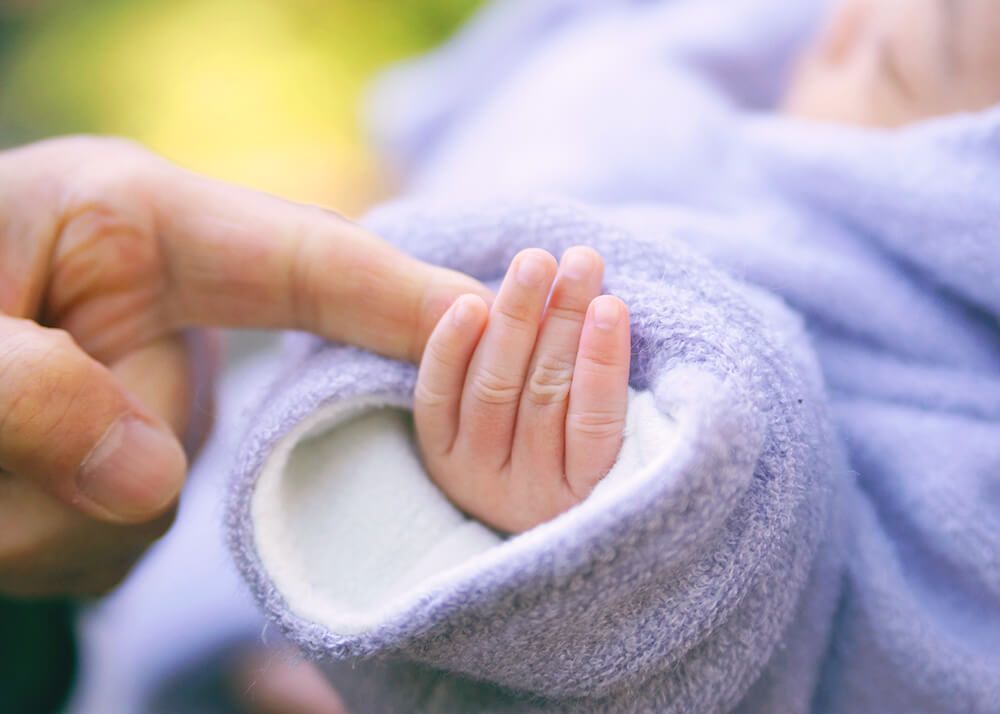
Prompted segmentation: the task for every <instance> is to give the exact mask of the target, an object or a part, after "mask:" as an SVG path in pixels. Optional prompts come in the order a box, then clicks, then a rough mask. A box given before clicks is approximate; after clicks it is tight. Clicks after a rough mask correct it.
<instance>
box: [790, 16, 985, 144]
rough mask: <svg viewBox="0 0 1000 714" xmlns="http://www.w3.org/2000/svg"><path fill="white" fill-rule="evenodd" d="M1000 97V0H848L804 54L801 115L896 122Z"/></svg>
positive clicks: (793, 106)
mask: <svg viewBox="0 0 1000 714" xmlns="http://www.w3.org/2000/svg"><path fill="white" fill-rule="evenodd" d="M998 102H1000V0H842V2H840V4H839V5H838V6H837V8H836V11H835V12H834V14H833V16H832V17H831V19H830V21H829V22H828V23H827V25H826V27H825V28H824V29H823V31H822V32H821V33H820V36H819V37H818V38H817V40H816V41H815V42H814V43H813V45H812V46H811V47H810V48H809V49H808V50H807V51H806V53H805V54H804V56H803V58H802V60H801V62H800V65H799V68H798V71H797V73H796V76H795V78H794V81H793V82H792V85H791V87H790V90H789V92H788V95H787V97H786V100H785V108H786V110H787V111H789V112H790V113H792V114H797V115H800V116H804V117H807V118H812V119H818V120H823V121H835V122H846V123H852V124H864V125H870V126H883V127H894V126H900V125H902V124H907V123H909V122H913V121H917V120H920V119H927V118H930V117H934V116H940V115H945V114H953V113H956V112H965V111H977V110H981V109H986V108H988V107H990V106H992V105H994V104H997V103H998Z"/></svg>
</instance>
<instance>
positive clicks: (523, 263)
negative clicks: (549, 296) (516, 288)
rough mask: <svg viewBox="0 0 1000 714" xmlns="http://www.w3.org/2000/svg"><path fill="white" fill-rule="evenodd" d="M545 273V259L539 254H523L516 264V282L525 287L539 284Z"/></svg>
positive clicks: (534, 286)
mask: <svg viewBox="0 0 1000 714" xmlns="http://www.w3.org/2000/svg"><path fill="white" fill-rule="evenodd" d="M545 274H546V270H545V261H544V260H543V259H542V257H541V256H539V255H525V256H523V257H522V258H521V260H520V262H519V263H518V264H517V282H519V283H520V284H521V285H523V286H524V287H526V288H536V287H538V286H539V285H541V284H542V281H543V280H545Z"/></svg>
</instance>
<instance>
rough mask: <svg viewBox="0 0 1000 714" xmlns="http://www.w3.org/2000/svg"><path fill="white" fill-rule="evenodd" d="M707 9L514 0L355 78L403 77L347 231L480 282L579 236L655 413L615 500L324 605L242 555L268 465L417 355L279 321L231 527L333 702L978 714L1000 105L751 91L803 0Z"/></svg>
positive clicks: (998, 257)
mask: <svg viewBox="0 0 1000 714" xmlns="http://www.w3.org/2000/svg"><path fill="white" fill-rule="evenodd" d="M725 4H726V5H727V7H728V8H730V13H729V14H728V15H726V16H727V17H730V18H731V22H732V25H731V26H730V25H726V24H725V23H720V22H718V21H717V20H718V15H716V16H715V18H716V22H714V23H706V22H704V15H705V13H706V12H707V10H706V9H705V8H707V7H712V6H718V5H719V2H718V0H698V2H694V1H693V0H691V1H684V0H675V2H671V3H662V4H656V3H636V2H601V3H573V2H554V1H553V2H532V3H526V2H521V3H518V2H511V3H507V4H506V5H504V6H500V7H498V8H494V9H493V10H491V11H490V14H488V15H487V16H485V17H484V19H482V20H481V21H480V22H479V23H478V24H474V25H473V26H472V28H471V29H470V30H468V31H467V32H466V34H465V35H464V36H462V37H460V38H459V39H458V40H457V41H456V42H455V43H453V44H452V45H450V46H449V47H447V48H445V49H444V50H442V51H441V52H440V53H438V54H436V55H434V56H432V57H431V58H430V59H428V60H424V61H423V62H422V63H419V64H416V65H414V66H411V67H409V68H407V69H404V70H401V71H400V72H399V73H397V74H396V75H394V77H392V78H391V79H390V80H388V83H387V84H385V85H383V89H382V92H381V94H380V95H377V96H379V99H378V103H377V104H376V109H377V110H378V109H379V107H381V110H382V111H383V114H382V115H381V116H382V117H383V118H384V117H386V116H387V114H386V113H385V111H387V109H391V108H393V107H395V108H396V109H399V107H401V106H403V105H404V104H405V102H404V101H403V100H404V99H405V97H406V96H407V95H406V92H413V91H415V89H414V88H420V87H422V88H424V89H425V90H426V96H425V97H424V99H425V101H424V102H423V103H422V104H421V105H420V106H421V107H422V111H421V112H420V113H418V112H415V111H414V112H410V113H409V114H407V113H406V112H398V111H397V112H388V115H389V116H390V118H388V119H385V118H384V119H383V121H381V122H380V123H379V127H380V129H381V132H382V136H383V138H384V140H385V141H386V142H387V144H388V145H390V146H391V147H392V149H393V151H394V153H395V155H396V156H397V157H399V158H400V159H401V160H402V163H403V165H404V166H405V167H406V168H407V170H408V172H409V173H408V177H409V179H408V180H409V183H408V186H409V192H410V194H411V196H410V197H409V198H408V199H406V200H404V201H402V202H400V203H397V204H395V205H391V206H387V207H384V208H382V209H380V210H378V211H376V212H375V213H373V214H372V215H371V216H369V218H368V220H367V223H368V225H369V226H370V227H372V228H373V229H374V230H376V231H378V232H379V233H380V234H382V235H384V236H385V237H387V238H388V239H389V240H391V241H393V242H395V243H397V244H398V245H400V246H402V247H403V248H404V249H405V250H407V251H409V252H411V253H413V254H415V255H417V256H419V257H421V258H424V259H427V260H431V261H434V262H438V263H442V264H445V265H449V266H451V267H454V268H457V269H460V270H463V271H466V272H469V273H471V274H473V275H476V276H478V277H480V278H482V279H484V280H492V279H496V278H498V277H499V276H500V275H501V274H502V272H503V270H504V268H505V267H506V264H507V262H508V261H509V260H510V258H511V257H512V256H513V255H514V254H515V253H516V252H517V251H518V250H519V249H521V248H525V247H529V246H535V247H542V248H546V249H548V250H550V251H552V252H554V253H557V254H558V253H559V252H560V251H562V250H563V249H564V248H566V247H568V246H569V245H572V244H578V243H585V244H589V245H592V246H593V247H595V248H597V249H598V250H600V251H601V252H602V253H603V254H604V256H605V258H606V260H607V263H608V272H607V280H606V287H607V290H608V291H610V292H613V293H615V294H617V295H619V296H621V297H622V298H623V299H624V300H625V301H626V303H627V304H628V305H629V308H630V311H631V314H632V321H633V331H634V344H633V365H632V386H633V387H634V388H635V389H637V390H642V391H648V392H650V393H651V394H652V395H653V398H654V400H655V404H656V407H657V409H658V410H659V412H660V413H661V414H662V415H664V416H665V417H666V418H667V420H668V421H669V422H670V423H671V424H672V425H673V427H672V434H673V436H672V438H671V441H670V443H669V444H667V443H664V444H662V445H659V446H660V447H662V448H658V449H654V453H653V455H652V459H651V461H650V463H649V465H648V466H647V467H646V468H644V469H643V471H642V472H641V473H639V474H637V475H635V477H634V478H633V479H631V480H630V481H628V482H627V483H626V484H624V485H623V486H622V487H621V488H617V489H616V490H614V491H613V492H610V493H609V494H607V495H606V497H603V498H601V499H599V500H597V499H595V500H594V502H590V501H588V502H585V503H584V504H583V505H581V506H580V507H578V508H577V509H574V510H573V511H571V512H569V513H567V514H565V515H564V516H562V517H560V518H558V519H556V520H555V521H552V522H551V523H548V524H545V525H543V526H541V527H539V528H537V529H535V530H533V531H531V532H529V533H526V534H524V535H522V536H518V537H515V538H511V539H509V540H503V541H501V540H498V541H497V542H496V543H495V544H492V545H491V546H490V547H489V548H487V549H485V550H482V551H477V552H476V553H475V554H474V555H472V556H469V557H466V558H464V559H462V560H461V564H460V565H456V566H455V567H453V568H451V569H446V570H444V571H441V572H438V573H437V574H436V575H435V576H434V577H431V578H429V579H427V580H425V581H422V582H419V583H411V584H408V585H399V586H398V587H397V588H395V590H394V596H393V598H392V602H393V605H392V607H387V608H384V609H382V610H379V612H378V614H377V616H372V617H370V618H368V619H367V620H364V621H363V622H362V621H360V620H359V621H357V622H355V623H354V624H353V625H350V626H347V625H344V626H341V625H337V624H331V623H336V622H339V621H336V618H331V619H329V620H324V619H323V618H318V617H315V616H311V615H305V614H304V613H305V612H306V611H308V612H310V613H311V612H318V611H319V610H318V609H313V610H310V609H309V607H311V606H310V603H311V602H314V601H322V599H323V598H324V597H325V593H324V592H323V591H322V588H319V587H316V586H315V584H312V585H310V587H309V588H304V590H306V591H307V592H305V594H302V593H300V592H299V591H298V590H297V589H295V594H294V598H293V597H292V590H293V589H292V588H289V587H286V585H285V584H287V583H288V582H289V580H288V579H287V577H286V575H285V574H281V573H279V572H278V571H279V570H280V569H281V568H280V567H279V566H280V564H278V566H275V564H274V560H273V559H271V560H268V557H266V556H262V553H265V554H266V553H267V552H274V551H273V547H272V546H273V544H271V543H268V542H265V538H264V536H262V535H261V534H262V533H264V531H263V530H262V526H261V524H262V523H264V522H265V521H266V522H270V521H271V520H273V519H274V518H275V515H274V513H272V512H271V511H270V510H268V506H267V504H263V505H262V504H261V503H260V500H261V499H260V498H258V497H257V496H258V494H259V491H260V489H259V484H260V483H261V479H262V478H263V477H262V474H264V473H266V472H267V471H268V468H269V467H268V464H270V463H273V462H274V461H275V459H276V458H277V457H276V456H275V455H276V454H279V453H284V452H283V451H282V450H283V449H287V448H288V445H289V444H291V443H293V442H294V438H310V437H311V438H318V439H322V438H324V437H323V432H322V431H321V430H317V429H316V427H315V425H314V426H313V427H311V430H310V431H308V432H307V433H306V432H303V431H302V429H303V426H302V425H308V424H309V423H310V420H311V419H312V418H313V417H314V415H316V414H319V413H323V412H324V410H325V411H327V412H330V413H331V414H332V413H334V412H335V411H336V410H337V408H338V405H341V404H342V405H355V406H351V407H350V410H351V411H350V413H347V412H345V414H346V416H345V418H347V417H349V416H350V415H351V414H353V413H359V410H360V409H361V408H362V407H365V408H367V407H372V406H381V405H389V406H405V405H406V404H407V403H408V401H409V399H410V393H411V391H412V387H413V380H414V376H415V371H414V368H413V367H411V366H408V365H402V364H399V363H395V362H391V361H388V360H385V359H382V358H379V357H376V356H373V355H370V354H366V353H363V352H360V351H357V350H353V349H349V348H345V347H342V346H337V345H331V344H325V343H322V342H319V341H316V340H312V339H309V338H296V339H294V340H293V341H292V343H291V344H290V346H289V352H288V357H287V359H286V360H285V363H284V366H283V368H282V369H281V370H279V372H278V373H277V374H275V375H274V382H273V385H272V387H271V388H270V390H269V391H268V393H267V396H266V398H265V399H264V400H263V402H262V403H261V404H260V406H259V408H258V409H257V410H256V411H255V412H254V414H253V415H252V417H251V419H250V423H249V428H248V430H247V432H246V434H245V436H244V438H243V440H242V446H241V448H240V450H239V454H238V459H237V465H236V468H235V475H234V480H233V482H232V489H231V498H230V504H229V515H228V530H229V535H230V544H231V546H232V551H233V553H234V555H235V557H236V560H237V562H238V564H239V567H240V569H241V571H242V572H243V574H244V575H245V577H246V579H247V581H248V582H249V584H250V586H251V588H252V590H253V592H254V594H255V595H256V597H257V599H258V601H259V603H260V604H261V606H262V607H263V609H264V610H265V612H266V613H267V615H268V617H269V618H271V619H272V620H273V621H274V622H276V623H278V624H279V625H280V626H281V628H282V629H283V631H285V632H286V633H287V634H288V636H289V637H290V638H291V639H293V640H294V641H295V642H297V643H298V644H299V645H300V646H301V647H302V648H303V649H304V650H305V651H306V652H308V653H309V654H311V655H314V656H316V657H317V658H320V659H321V660H322V661H323V662H324V666H325V667H326V670H327V672H328V673H329V676H330V677H331V679H332V681H334V682H335V683H336V685H337V686H338V688H339V689H340V690H341V692H342V693H343V695H344V698H345V700H347V701H348V703H349V704H350V705H351V706H352V708H353V710H354V711H356V712H383V711H384V712H403V711H406V712H410V711H413V712H465V711H541V712H557V711H558V712H561V711H595V712H596V711H600V712H605V711H607V712H619V711H621V712H633V711H634V712H717V711H718V712H721V711H732V710H737V711H742V712H806V711H814V712H835V713H844V714H848V713H850V714H855V713H858V712H872V713H876V712H952V711H955V712H958V711H961V712H1000V193H998V191H1000V110H995V111H992V112H986V113H983V114H980V115H971V116H960V117H949V118H944V119H941V120H937V121H933V122H927V123H924V124H920V125H915V126H912V127H910V128H907V129H903V130H898V131H893V132H880V131H865V130H860V129H852V128H847V127H834V126H821V125H812V124H807V123H804V122H798V121H794V120H791V119H787V118H784V117H781V116H778V115H772V114H768V113H762V112H761V111H760V109H761V108H762V107H766V106H767V103H768V102H769V101H773V99H774V92H775V91H776V90H775V87H774V86H771V85H770V84H769V82H768V81H765V80H757V79H754V78H755V77H759V75H758V74H757V73H758V72H763V73H764V75H765V76H766V77H777V76H781V75H782V73H783V72H784V70H785V69H787V62H788V57H789V56H790V54H791V52H792V49H793V47H794V43H795V42H796V41H798V40H800V39H801V38H802V37H804V36H806V35H807V33H808V29H809V28H810V27H811V24H810V23H811V22H813V21H814V19H815V12H814V11H815V9H816V7H817V5H818V4H817V3H810V2H805V1H804V0H796V1H795V2H782V3H775V2H774V0H739V1H738V2H732V3H725ZM778 6H781V7H783V8H786V9H787V12H784V13H781V12H777V10H776V9H775V8H777V7H778ZM769 7H770V8H771V13H770V14H768V12H767V8H769ZM715 9H716V10H718V7H715ZM764 17H766V18H770V19H769V20H768V21H767V22H763V21H762V20H761V18H764ZM512 48H513V49H512ZM581 68H590V70H593V71H589V72H587V71H583V69H581ZM751 70H753V71H751ZM470 72H478V73H479V77H480V79H482V78H484V77H489V78H491V81H490V82H488V83H486V84H483V83H481V82H480V83H474V82H472V80H471V79H470V78H469V76H467V75H468V73H470ZM473 85H474V86H475V91H473V90H472V89H470V87H472V86H473ZM487 85H488V86H487ZM463 87H465V90H464V93H463V92H462V91H460V90H462V88H463ZM377 116H378V115H377ZM558 127H563V128H564V129H565V130H564V131H557V128H558ZM515 190H516V191H517V192H518V193H528V194H531V195H532V197H531V198H528V199H511V198H503V199H501V198H498V197H499V196H501V195H505V194H510V193H512V192H514V191H515ZM541 194H545V195H559V196H561V197H560V198H539V197H538V196H539V195H541ZM487 196H488V197H490V198H484V197H487ZM334 279H335V277H334ZM358 405H360V406H358ZM345 408H346V407H345ZM296 434H297V435H298V436H296ZM293 437H294V438H293ZM290 440H291V441H290ZM295 443H297V442H295ZM289 458H291V457H289ZM296 497H301V499H302V502H308V501H309V494H306V495H304V496H303V495H301V494H300V495H299V496H296ZM344 497H345V498H347V496H346V495H345V496H344ZM317 498H318V496H317ZM390 501H391V499H390V500H388V501H387V503H389V502H390ZM386 508H387V510H389V511H391V513H392V514H393V516H392V521H393V522H392V527H393V528H397V529H398V530H399V532H400V533H407V532H410V531H413V532H417V531H420V530H421V529H422V528H424V525H425V524H423V522H422V521H421V522H418V518H417V516H419V514H417V516H414V520H413V521H412V522H410V521H407V518H408V517H409V516H413V513H411V512H410V511H407V510H406V509H405V508H401V509H397V510H392V508H391V507H389V506H387V507H386ZM279 510H280V509H279ZM289 512H291V511H289ZM408 514H409V516H408ZM268 527H269V528H270V526H268ZM293 530H294V528H291V530H290V531H289V532H291V531H293ZM267 532H268V533H272V532H274V531H273V530H269V531H267ZM282 532H283V531H282ZM359 532H360V533H362V535H358V536H357V537H356V540H355V541H354V542H351V543H342V542H338V543H336V544H334V543H331V545H330V548H331V550H334V549H338V548H339V549H347V550H352V549H353V550H354V551H355V552H357V553H358V554H359V556H358V559H357V561H356V562H353V564H352V561H351V560H350V559H348V560H338V561H337V562H338V563H340V565H338V568H339V570H337V572H338V573H341V574H342V578H343V580H345V581H350V580H351V579H353V578H355V577H360V576H359V575H358V573H361V572H366V573H367V572H375V573H377V572H378V571H379V563H380V562H385V563H393V564H399V563H400V562H401V561H400V557H397V556H398V555H399V554H398V553H394V552H393V550H392V548H384V549H383V550H381V551H380V550H378V549H368V548H366V545H365V542H364V541H365V539H366V538H367V536H364V535H363V533H364V532H365V531H359ZM310 537H312V536H310ZM403 540H404V539H400V540H399V543H400V545H399V549H400V551H405V550H406V547H405V543H404V542H403ZM303 542H304V541H303ZM300 546H301V548H305V547H306V546H304V545H302V543H301V542H299V541H295V540H294V539H292V540H291V541H290V545H288V550H287V551H284V552H289V553H295V552H299V551H297V550H296V548H300ZM310 552H312V551H310ZM360 554H364V555H363V556H362V555H360ZM418 555H419V554H418ZM337 557H340V556H337ZM406 557H410V556H406ZM416 557H417V556H416V555H415V556H413V558H416ZM380 558H382V559H384V560H379V559H380ZM344 563H347V564H348V565H346V566H345V565H344ZM319 565H320V564H317V567H319ZM306 579H307V580H308V578H306ZM279 583H281V584H279ZM293 602H294V603H305V606H299V605H293V604H292V603H293Z"/></svg>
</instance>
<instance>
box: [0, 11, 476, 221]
mask: <svg viewBox="0 0 1000 714" xmlns="http://www.w3.org/2000/svg"><path fill="white" fill-rule="evenodd" d="M477 4H479V0H397V1H393V0H47V1H46V0H19V1H17V2H12V1H11V0H7V1H6V2H0V144H2V145H3V146H11V145H14V144H18V143H23V142H27V141H32V140H36V139H40V138H44V137H47V136H53V135H58V134H66V133H81V132H85V133H99V134H115V135H120V136H125V137H129V138H133V139H136V140H138V141H140V142H142V143H143V144H145V145H147V146H149V147H150V148H151V149H153V150H155V151H157V152H158V153H160V154H162V155H164V156H166V157H167V158H169V159H171V160H173V161H175V162H177V163H179V164H182V165H184V166H187V167H189V168H191V169H194V170H196V171H199V172H202V173H206V174H210V175H213V176H217V177H219V178H223V179H227V180H230V181H234V182H238V183H241V184H245V185H249V186H253V187H255V188H260V189H263V190H266V191H270V192H273V193H277V194H280V195H282V196H285V197H288V198H291V199H294V200H298V201H303V202H310V203H320V204H325V205H332V206H336V207H337V208H338V209H339V210H342V211H345V212H347V213H356V212H358V211H359V210H361V209H362V208H363V207H364V206H365V205H367V204H368V203H369V202H370V201H371V200H373V199H374V198H375V197H377V196H378V194H379V193H380V192H381V191H382V190H383V185H382V184H383V177H382V176H381V175H380V172H379V169H378V166H377V164H376V161H375V158H374V156H373V154H372V152H371V150H370V148H369V147H367V146H366V144H365V141H364V138H363V132H362V130H361V126H360V122H359V107H360V101H361V99H362V97H363V89H364V87H365V85H366V83H367V82H368V80H369V79H370V78H371V77H372V75H373V74H374V73H375V72H377V71H378V70H379V69H380V68H382V67H384V66H385V65H387V64H389V63H390V62H392V61H394V60H398V59H400V58H403V57H406V56H409V55H413V54H415V53H419V52H421V51H423V50H426V49H428V48H430V47H432V46H433V45H435V44H437V43H439V42H441V41H442V40H443V39H445V38H446V37H447V36H448V35H449V34H450V33H451V32H453V31H454V29H455V28H456V27H457V26H458V25H459V24H460V23H461V21H462V20H463V19H465V18H466V17H467V15H468V14H469V13H470V11H471V10H472V9H473V7H474V6H475V5H477Z"/></svg>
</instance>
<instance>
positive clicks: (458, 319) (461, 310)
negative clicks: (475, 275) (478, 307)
mask: <svg viewBox="0 0 1000 714" xmlns="http://www.w3.org/2000/svg"><path fill="white" fill-rule="evenodd" d="M473 313H474V310H473V309H472V306H471V305H470V304H469V301H468V300H463V299H462V298H459V299H458V302H457V303H456V305H455V309H454V310H453V311H452V313H451V317H452V320H454V322H455V324H456V325H457V326H458V327H464V326H465V325H468V324H469V323H471V322H472V318H473V317H474V315H473Z"/></svg>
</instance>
